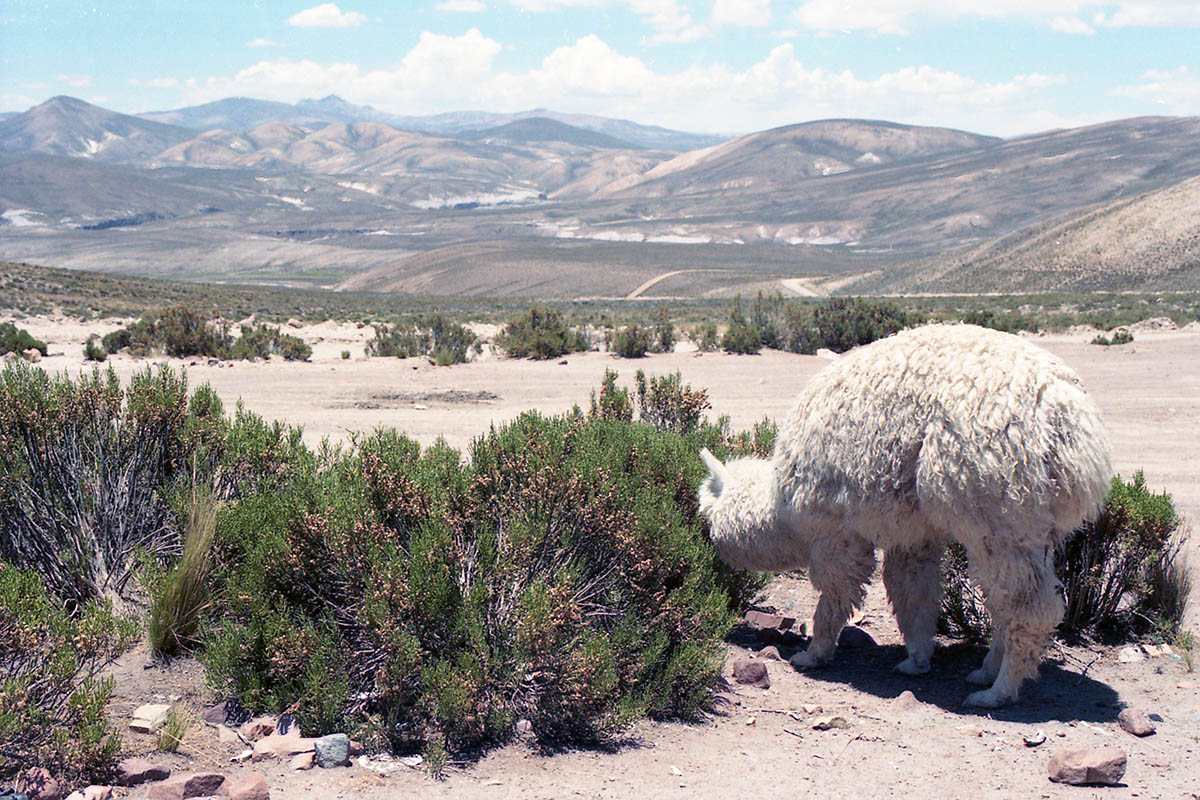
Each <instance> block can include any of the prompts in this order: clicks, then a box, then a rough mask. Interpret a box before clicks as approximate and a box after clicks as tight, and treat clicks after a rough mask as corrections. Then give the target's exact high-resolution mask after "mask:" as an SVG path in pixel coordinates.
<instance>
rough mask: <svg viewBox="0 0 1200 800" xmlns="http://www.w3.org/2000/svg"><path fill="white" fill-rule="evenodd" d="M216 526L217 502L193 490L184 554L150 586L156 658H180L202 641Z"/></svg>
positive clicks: (150, 628)
mask: <svg viewBox="0 0 1200 800" xmlns="http://www.w3.org/2000/svg"><path fill="white" fill-rule="evenodd" d="M216 527H217V504H216V501H215V500H213V498H212V497H211V496H209V495H207V494H203V493H199V492H197V490H193V494H192V497H191V501H190V502H189V504H188V519H187V526H186V528H185V529H184V537H183V555H182V556H181V557H180V559H179V561H177V562H176V563H175V565H174V566H173V567H172V568H171V570H170V571H169V572H168V573H167V574H165V575H163V576H162V577H161V578H159V579H157V580H155V581H152V582H151V585H150V587H149V589H150V611H149V614H148V616H147V619H146V634H147V638H148V639H149V641H150V649H151V651H152V652H153V653H155V655H159V656H166V657H170V656H176V655H179V654H180V653H182V652H184V651H186V650H190V649H191V648H192V647H194V646H195V645H196V644H197V643H198V641H199V639H198V636H199V632H200V615H201V614H202V613H203V612H204V610H205V609H207V608H208V604H209V600H210V589H209V581H208V570H209V554H210V551H211V550H212V545H213V537H214V534H215V533H216Z"/></svg>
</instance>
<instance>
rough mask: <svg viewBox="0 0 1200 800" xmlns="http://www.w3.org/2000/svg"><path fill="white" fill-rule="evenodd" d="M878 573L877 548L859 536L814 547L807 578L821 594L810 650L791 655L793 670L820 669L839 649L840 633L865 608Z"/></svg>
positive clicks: (849, 536) (851, 536) (815, 615)
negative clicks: (868, 590) (873, 576)
mask: <svg viewBox="0 0 1200 800" xmlns="http://www.w3.org/2000/svg"><path fill="white" fill-rule="evenodd" d="M874 571H875V547H874V546H873V545H872V544H871V543H870V542H868V541H867V540H866V539H863V538H861V537H859V536H854V535H852V534H847V535H846V537H845V538H839V539H836V540H834V541H825V542H821V543H820V544H819V545H816V546H814V547H813V550H812V564H811V566H810V567H809V570H808V579H809V580H810V581H811V582H812V585H813V587H814V588H815V589H816V590H817V591H818V592H820V593H821V597H820V599H818V600H817V610H816V611H815V612H814V613H813V636H812V641H811V642H809V645H808V649H807V650H805V651H804V652H803V653H797V654H796V655H794V656H792V661H791V663H792V666H794V667H819V666H821V665H822V664H824V663H825V662H827V661H829V659H831V658H833V653H834V651H835V650H836V649H837V638H838V634H840V633H841V632H842V627H843V626H844V625H845V624H846V620H847V619H849V617H850V614H851V613H852V612H853V611H854V609H856V608H858V607H859V606H861V605H862V603H863V600H864V599H865V598H866V596H867V593H866V590H865V588H864V586H865V585H866V583H867V581H868V580H870V579H871V573H872V572H874Z"/></svg>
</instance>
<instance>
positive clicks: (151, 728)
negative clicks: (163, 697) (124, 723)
mask: <svg viewBox="0 0 1200 800" xmlns="http://www.w3.org/2000/svg"><path fill="white" fill-rule="evenodd" d="M170 715H171V707H170V706H169V705H167V704H166V703H147V704H146V705H142V706H138V707H137V708H136V709H135V710H134V712H133V719H131V720H130V721H129V728H130V730H134V731H137V732H138V733H154V732H155V731H157V730H158V729H159V728H161V727H162V726H163V725H166V724H167V717H169V716H170Z"/></svg>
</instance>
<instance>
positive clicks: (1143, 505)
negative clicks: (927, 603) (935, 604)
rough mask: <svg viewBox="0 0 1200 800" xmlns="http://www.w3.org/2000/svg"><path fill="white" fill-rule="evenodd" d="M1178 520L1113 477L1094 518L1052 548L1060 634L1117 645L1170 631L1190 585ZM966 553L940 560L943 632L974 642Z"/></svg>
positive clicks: (976, 629) (978, 623)
mask: <svg viewBox="0 0 1200 800" xmlns="http://www.w3.org/2000/svg"><path fill="white" fill-rule="evenodd" d="M1179 532H1180V518H1179V516H1178V514H1177V513H1176V512H1175V506H1174V503H1173V502H1172V500H1171V496H1170V495H1169V494H1167V493H1166V492H1163V493H1162V494H1155V493H1153V492H1151V491H1149V490H1148V489H1147V488H1146V481H1145V477H1144V476H1143V474H1142V473H1141V472H1140V471H1139V472H1137V473H1136V474H1135V475H1134V476H1133V480H1132V481H1125V480H1122V479H1121V477H1120V476H1116V477H1114V478H1113V481H1112V487H1111V489H1110V490H1109V493H1108V496H1107V498H1106V500H1105V505H1104V508H1103V509H1102V510H1101V512H1100V514H1099V515H1098V516H1097V518H1096V519H1095V520H1094V521H1092V522H1088V523H1086V524H1084V525H1083V526H1082V527H1081V528H1080V529H1079V530H1077V531H1075V532H1074V533H1073V534H1072V535H1071V536H1070V537H1069V538H1068V539H1067V540H1066V541H1065V543H1064V544H1063V546H1062V547H1061V548H1060V549H1059V552H1058V554H1057V557H1056V560H1055V572H1056V574H1057V576H1058V579H1059V581H1060V582H1061V583H1062V585H1063V589H1064V591H1065V594H1066V604H1067V608H1066V614H1065V615H1064V617H1063V622H1062V624H1061V625H1060V629H1061V630H1063V631H1066V632H1071V633H1077V634H1081V633H1089V634H1094V635H1100V636H1104V637H1107V638H1114V639H1125V638H1130V637H1136V636H1140V635H1143V634H1146V633H1148V632H1150V631H1160V632H1162V631H1166V632H1168V633H1171V632H1174V631H1176V630H1178V627H1179V624H1180V622H1181V621H1182V619H1183V613H1184V607H1185V605H1186V603H1187V598H1188V594H1189V592H1190V589H1191V586H1190V583H1189V578H1188V575H1187V572H1186V570H1185V569H1184V565H1183V562H1182V560H1181V558H1180V547H1181V537H1180V534H1179ZM966 567H967V562H966V553H965V552H964V551H963V550H962V548H961V547H957V546H952V547H951V548H949V553H948V555H947V557H946V559H945V561H944V562H943V571H944V574H945V584H946V594H945V597H944V600H943V604H942V611H943V614H942V621H941V623H940V627H941V628H942V630H943V632H946V633H949V634H952V635H957V636H963V637H966V638H975V639H981V638H984V637H986V636H987V634H988V631H989V627H990V625H989V623H988V616H987V611H986V610H985V608H984V606H983V597H982V595H981V593H980V592H979V590H978V588H977V587H975V586H974V584H972V583H971V582H970V580H969V579H968V577H967V571H966Z"/></svg>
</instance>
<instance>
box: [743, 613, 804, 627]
mask: <svg viewBox="0 0 1200 800" xmlns="http://www.w3.org/2000/svg"><path fill="white" fill-rule="evenodd" d="M745 620H746V624H747V625H749V626H750V627H751V628H753V629H754V630H756V631H763V630H775V631H786V630H788V629H789V628H791V627H792V626H793V625H795V624H796V618H795V617H784V616H780V615H779V614H768V613H767V612H766V611H754V610H750V611H747V612H746V617H745Z"/></svg>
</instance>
